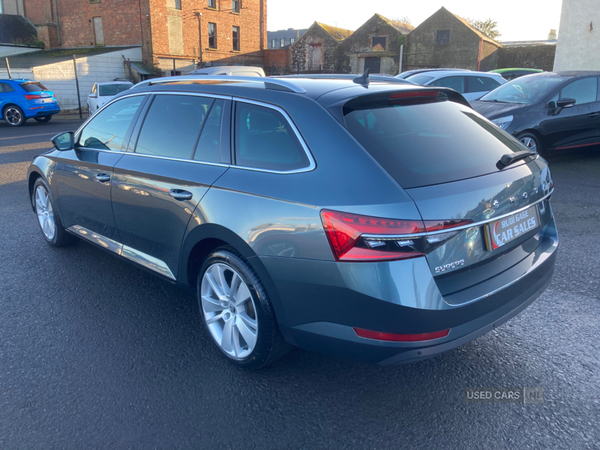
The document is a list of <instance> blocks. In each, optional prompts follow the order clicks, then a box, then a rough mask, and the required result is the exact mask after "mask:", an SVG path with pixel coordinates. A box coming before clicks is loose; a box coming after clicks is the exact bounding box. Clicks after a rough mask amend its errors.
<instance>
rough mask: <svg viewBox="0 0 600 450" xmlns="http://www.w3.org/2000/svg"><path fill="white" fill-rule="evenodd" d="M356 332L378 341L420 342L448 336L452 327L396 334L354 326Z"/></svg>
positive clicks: (358, 334) (360, 335)
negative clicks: (428, 331)
mask: <svg viewBox="0 0 600 450" xmlns="http://www.w3.org/2000/svg"><path fill="white" fill-rule="evenodd" d="M354 332H355V333H356V334H357V336H359V337H362V338H366V339H373V340H376V341H388V342H419V341H432V340H433V339H439V338H443V337H446V336H448V334H449V333H450V328H448V329H447V330H442V331H433V332H431V333H418V334H395V333H382V332H380V331H371V330H365V329H363V328H354Z"/></svg>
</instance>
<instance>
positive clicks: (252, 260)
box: [177, 223, 285, 319]
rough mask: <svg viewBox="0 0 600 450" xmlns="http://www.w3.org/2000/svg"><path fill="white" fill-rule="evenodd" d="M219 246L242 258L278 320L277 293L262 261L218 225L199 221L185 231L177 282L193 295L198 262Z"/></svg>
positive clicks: (278, 303) (280, 307) (281, 311)
mask: <svg viewBox="0 0 600 450" xmlns="http://www.w3.org/2000/svg"><path fill="white" fill-rule="evenodd" d="M219 247H230V248H231V249H233V250H234V251H235V252H236V253H238V254H239V255H240V256H242V257H243V258H244V259H245V260H246V262H247V263H248V264H249V265H250V267H251V268H252V269H253V270H254V272H255V273H256V275H257V276H258V278H259V279H260V281H261V282H262V284H263V285H264V287H265V290H266V291H267V295H268V296H269V299H270V300H271V304H272V305H273V310H274V312H275V316H276V317H277V318H278V319H282V318H283V317H284V314H285V313H284V310H283V306H282V304H281V300H280V296H279V292H278V290H277V288H276V287H275V284H274V283H273V280H272V279H271V276H270V274H269V272H268V271H267V269H266V268H265V266H264V264H263V263H262V262H261V260H260V258H259V257H258V255H257V254H256V253H255V252H254V250H252V248H251V247H250V246H249V245H248V244H247V243H246V242H245V241H244V240H243V239H242V238H241V237H240V236H239V235H237V234H236V233H234V232H233V231H231V230H229V229H228V228H225V227H224V226H222V225H217V224H211V223H207V224H202V225H198V226H197V227H195V228H194V229H192V231H191V232H190V233H188V235H187V236H186V237H185V239H184V242H183V244H182V246H181V252H180V259H179V273H178V275H179V276H178V278H177V281H178V283H179V284H180V285H181V286H182V287H183V288H185V289H186V290H188V291H189V292H191V293H192V294H194V295H195V294H196V280H197V278H198V273H199V272H200V268H201V266H202V263H203V262H204V260H205V259H206V257H207V256H208V255H209V254H211V253H212V252H213V251H214V250H216V249H217V248H219Z"/></svg>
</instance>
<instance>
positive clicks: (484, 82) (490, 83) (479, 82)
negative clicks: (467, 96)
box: [467, 77, 500, 92]
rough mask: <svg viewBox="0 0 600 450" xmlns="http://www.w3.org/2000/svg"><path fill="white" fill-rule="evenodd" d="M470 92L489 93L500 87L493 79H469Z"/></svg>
mask: <svg viewBox="0 0 600 450" xmlns="http://www.w3.org/2000/svg"><path fill="white" fill-rule="evenodd" d="M467 84H468V88H469V92H484V91H485V92H488V91H491V90H493V89H496V88H497V87H498V86H500V83H498V82H497V81H496V80H494V79H493V78H488V77H467Z"/></svg>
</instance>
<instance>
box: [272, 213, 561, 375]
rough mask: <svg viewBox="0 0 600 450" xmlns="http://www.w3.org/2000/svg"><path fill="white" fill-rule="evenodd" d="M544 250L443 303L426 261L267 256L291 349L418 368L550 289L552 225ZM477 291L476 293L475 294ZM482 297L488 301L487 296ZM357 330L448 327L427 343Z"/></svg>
mask: <svg viewBox="0 0 600 450" xmlns="http://www.w3.org/2000/svg"><path fill="white" fill-rule="evenodd" d="M543 233H544V238H543V239H542V240H541V244H540V246H539V247H538V249H537V250H536V251H535V252H534V253H532V254H531V255H530V256H529V257H527V258H525V259H524V260H522V261H521V262H519V263H518V264H516V265H515V266H513V267H511V268H510V269H508V270H506V271H504V272H503V273H500V274H497V275H495V276H494V277H492V278H491V279H489V280H487V281H485V282H483V283H479V284H477V285H475V286H473V287H472V288H469V289H465V290H464V291H461V292H460V293H458V294H457V295H460V296H461V300H464V298H465V297H467V296H471V298H472V301H470V302H462V303H461V304H460V305H456V304H452V303H453V302H452V301H449V300H450V299H448V298H444V297H442V295H441V294H440V292H439V290H438V289H437V286H436V284H435V280H434V278H433V276H432V275H431V270H430V269H429V266H428V265H427V263H426V261H425V259H424V258H417V259H414V260H407V261H394V262H389V263H365V264H345V263H336V262H321V261H308V260H296V259H291V258H266V257H261V261H262V262H263V264H264V265H265V267H266V269H267V270H268V271H269V273H270V275H271V278H272V280H273V281H274V286H275V287H276V289H277V295H276V296H272V297H273V302H274V307H275V311H276V313H277V316H278V322H279V324H280V328H281V331H282V333H283V334H284V336H285V338H286V339H287V340H288V341H289V342H290V343H292V344H294V345H297V346H299V347H303V348H306V349H310V350H316V351H320V352H324V353H329V354H333V355H336V356H341V357H346V358H350V359H356V360H361V361H365V362H370V363H378V364H381V365H390V364H399V363H404V362H412V361H417V360H420V359H425V358H429V357H432V356H435V355H437V354H439V353H442V352H444V351H447V350H450V349H452V348H455V347H457V346H460V345H462V344H465V343H467V342H469V341H471V340H473V339H475V338H477V337H479V336H481V335H483V334H485V333H487V332H489V331H491V330H492V329H493V328H495V327H497V326H499V325H500V324H502V323H504V322H506V321H507V320H509V319H510V318H512V317H513V316H515V315H516V314H518V313H519V312H521V311H522V310H523V309H525V308H526V307H527V306H528V305H530V304H531V303H532V302H533V301H535V299H536V298H537V297H539V296H540V294H541V293H542V292H543V291H544V290H545V289H546V287H547V286H548V284H549V283H550V281H551V279H552V274H553V273H554V264H555V260H556V250H557V248H558V237H557V235H556V228H555V226H554V221H552V222H551V223H550V224H549V225H548V226H547V227H546V228H545V229H544V232H543ZM469 291H471V292H469ZM482 293H483V295H482ZM354 327H357V328H364V329H367V330H373V331H381V332H385V333H397V334H413V333H415V334H416V333H429V332H435V331H440V330H445V329H448V328H449V329H450V333H449V334H448V336H446V337H444V338H439V339H435V340H431V341H421V342H402V343H399V342H386V341H378V340H373V339H367V338H362V337H359V336H358V335H357V334H356V333H355V332H354V329H353V328H354Z"/></svg>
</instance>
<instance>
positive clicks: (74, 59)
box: [73, 53, 83, 119]
mask: <svg viewBox="0 0 600 450" xmlns="http://www.w3.org/2000/svg"><path fill="white" fill-rule="evenodd" d="M73 68H74V69H75V84H76V85H77V103H78V104H79V118H80V119H83V114H82V113H81V95H80V93H79V77H78V76H77V58H76V57H75V53H73Z"/></svg>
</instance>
